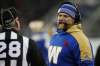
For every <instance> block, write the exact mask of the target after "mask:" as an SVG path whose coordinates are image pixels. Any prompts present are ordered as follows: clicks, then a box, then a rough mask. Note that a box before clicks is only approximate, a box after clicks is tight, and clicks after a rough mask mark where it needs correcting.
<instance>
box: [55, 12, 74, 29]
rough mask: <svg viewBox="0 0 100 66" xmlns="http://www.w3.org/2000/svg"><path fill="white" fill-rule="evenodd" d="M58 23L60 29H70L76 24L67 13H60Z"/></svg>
mask: <svg viewBox="0 0 100 66" xmlns="http://www.w3.org/2000/svg"><path fill="white" fill-rule="evenodd" d="M57 21H58V22H57V27H58V29H68V26H71V25H73V24H74V19H73V18H72V17H71V16H69V15H68V14H66V13H58V14H57Z"/></svg>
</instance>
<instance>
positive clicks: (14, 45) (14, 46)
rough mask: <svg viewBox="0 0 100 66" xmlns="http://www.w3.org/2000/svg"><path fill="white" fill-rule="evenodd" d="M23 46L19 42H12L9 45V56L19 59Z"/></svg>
mask: <svg viewBox="0 0 100 66" xmlns="http://www.w3.org/2000/svg"><path fill="white" fill-rule="evenodd" d="M20 45H21V44H20V43H19V42H18V41H12V42H11V43H10V44H9V56H11V57H18V56H20V48H21V46H20Z"/></svg>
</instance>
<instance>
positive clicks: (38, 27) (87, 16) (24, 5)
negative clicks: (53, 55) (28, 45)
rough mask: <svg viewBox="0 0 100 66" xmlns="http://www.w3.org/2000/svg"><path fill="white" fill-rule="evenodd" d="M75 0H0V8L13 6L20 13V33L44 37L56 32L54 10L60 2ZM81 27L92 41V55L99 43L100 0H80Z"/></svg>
mask: <svg viewBox="0 0 100 66" xmlns="http://www.w3.org/2000/svg"><path fill="white" fill-rule="evenodd" d="M64 1H72V2H75V0H0V8H8V7H10V6H14V7H16V8H17V9H18V11H19V13H20V14H21V15H22V20H23V21H22V24H24V25H23V26H22V29H21V33H22V34H23V35H25V36H27V37H30V38H32V39H34V40H36V41H37V40H39V39H41V38H44V39H46V45H47V46H48V44H49V43H48V42H49V39H50V36H51V35H52V34H54V33H55V32H56V29H55V22H56V12H57V8H58V6H59V4H60V3H62V2H64ZM80 12H81V14H82V15H81V16H82V24H83V29H84V32H85V33H86V35H87V36H88V37H89V39H90V41H91V42H92V46H93V51H94V55H95V54H96V50H97V48H98V46H99V45H100V29H99V28H100V14H99V13H100V0H80Z"/></svg>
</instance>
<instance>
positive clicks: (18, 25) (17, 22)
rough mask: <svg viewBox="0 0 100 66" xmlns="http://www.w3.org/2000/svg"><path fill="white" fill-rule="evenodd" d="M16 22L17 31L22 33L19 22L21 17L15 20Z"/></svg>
mask: <svg viewBox="0 0 100 66" xmlns="http://www.w3.org/2000/svg"><path fill="white" fill-rule="evenodd" d="M15 22H16V30H17V31H20V21H19V17H16V18H15Z"/></svg>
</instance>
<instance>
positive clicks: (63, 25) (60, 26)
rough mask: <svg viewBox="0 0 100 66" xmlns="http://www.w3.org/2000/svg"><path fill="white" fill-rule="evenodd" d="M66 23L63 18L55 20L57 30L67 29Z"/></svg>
mask: <svg viewBox="0 0 100 66" xmlns="http://www.w3.org/2000/svg"><path fill="white" fill-rule="evenodd" d="M67 29H68V28H67V23H66V21H65V20H58V21H57V31H63V32H65V31H67Z"/></svg>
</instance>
